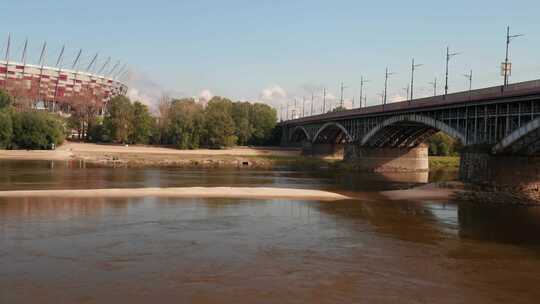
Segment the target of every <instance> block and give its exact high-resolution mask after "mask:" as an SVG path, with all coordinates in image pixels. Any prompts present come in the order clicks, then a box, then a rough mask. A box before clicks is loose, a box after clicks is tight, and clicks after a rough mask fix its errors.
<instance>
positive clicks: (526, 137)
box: [491, 117, 540, 154]
mask: <svg viewBox="0 0 540 304" xmlns="http://www.w3.org/2000/svg"><path fill="white" fill-rule="evenodd" d="M539 138H540V117H539V118H536V119H534V120H532V121H530V122H529V123H527V124H525V125H523V126H521V127H520V128H518V129H517V130H515V131H513V132H512V133H510V134H508V135H507V136H506V137H505V138H503V139H502V140H501V141H500V142H499V143H497V144H496V145H495V146H494V147H493V148H492V150H491V152H492V153H493V154H500V153H503V152H506V151H511V152H513V153H518V154H519V153H522V154H536V153H538V152H540V142H539Z"/></svg>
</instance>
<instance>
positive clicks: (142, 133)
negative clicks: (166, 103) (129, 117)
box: [130, 101, 154, 144]
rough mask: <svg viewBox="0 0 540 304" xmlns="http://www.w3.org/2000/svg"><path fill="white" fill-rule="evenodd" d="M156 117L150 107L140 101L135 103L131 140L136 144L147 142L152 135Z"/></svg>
mask: <svg viewBox="0 0 540 304" xmlns="http://www.w3.org/2000/svg"><path fill="white" fill-rule="evenodd" d="M153 125H154V118H153V117H152V116H151V115H150V112H149V111H148V107H147V106H146V105H144V104H142V103H141V102H139V101H136V102H134V103H133V123H132V126H133V130H132V131H133V132H132V133H131V137H130V141H131V142H132V143H136V144H147V143H148V141H149V140H150V136H151V135H152V129H153Z"/></svg>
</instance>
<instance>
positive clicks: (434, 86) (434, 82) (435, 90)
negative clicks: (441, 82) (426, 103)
mask: <svg viewBox="0 0 540 304" xmlns="http://www.w3.org/2000/svg"><path fill="white" fill-rule="evenodd" d="M428 84H430V85H432V86H433V96H437V77H435V80H433V82H430V83H428Z"/></svg>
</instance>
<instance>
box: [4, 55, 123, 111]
mask: <svg viewBox="0 0 540 304" xmlns="http://www.w3.org/2000/svg"><path fill="white" fill-rule="evenodd" d="M0 89H3V90H4V91H6V92H8V93H9V94H10V95H12V96H13V97H14V98H15V99H16V100H25V101H26V102H28V104H29V106H31V107H33V108H37V109H43V110H49V111H52V112H59V113H66V114H67V113H70V112H71V110H72V108H73V107H76V106H77V105H85V104H86V103H91V104H92V106H93V107H95V108H97V109H98V112H99V114H103V112H104V109H105V107H106V104H107V102H108V101H109V100H110V99H111V98H112V97H114V96H118V95H125V94H126V93H127V86H126V85H125V84H124V83H122V82H120V81H119V80H117V79H116V78H114V77H107V76H104V75H97V74H93V73H89V72H83V71H78V70H69V69H62V68H58V67H49V66H44V65H41V66H39V65H31V64H25V63H19V62H11V61H6V60H4V61H0Z"/></svg>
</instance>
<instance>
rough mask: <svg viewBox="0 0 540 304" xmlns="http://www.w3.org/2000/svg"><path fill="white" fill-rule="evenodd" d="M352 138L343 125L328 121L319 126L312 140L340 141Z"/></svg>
mask: <svg viewBox="0 0 540 304" xmlns="http://www.w3.org/2000/svg"><path fill="white" fill-rule="evenodd" d="M352 140H353V138H352V136H351V135H350V134H349V131H347V129H346V128H345V127H343V125H341V124H340V123H337V122H328V123H325V124H324V125H323V126H322V127H320V128H319V130H318V131H317V133H315V136H313V140H312V142H313V143H317V142H318V141H320V142H324V143H330V142H331V143H341V142H342V141H345V142H351V141H352Z"/></svg>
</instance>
